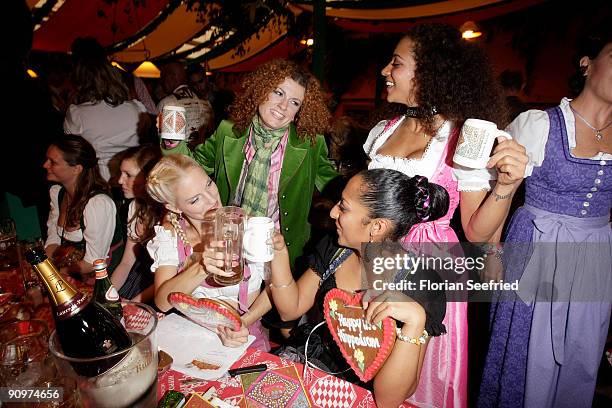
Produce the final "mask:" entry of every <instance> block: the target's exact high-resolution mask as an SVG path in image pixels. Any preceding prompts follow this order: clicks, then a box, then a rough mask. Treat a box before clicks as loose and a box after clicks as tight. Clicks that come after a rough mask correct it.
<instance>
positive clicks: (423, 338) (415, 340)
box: [395, 327, 429, 346]
mask: <svg viewBox="0 0 612 408" xmlns="http://www.w3.org/2000/svg"><path fill="white" fill-rule="evenodd" d="M395 331H396V333H397V338H398V339H400V340H401V341H405V342H406V343H410V344H415V345H417V346H421V344H425V342H426V341H427V339H428V338H429V333H427V330H423V334H421V335H420V336H419V337H410V336H404V335H403V334H402V329H400V328H399V327H397V328H396V329H395Z"/></svg>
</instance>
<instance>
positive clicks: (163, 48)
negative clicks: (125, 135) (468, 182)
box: [27, 0, 543, 71]
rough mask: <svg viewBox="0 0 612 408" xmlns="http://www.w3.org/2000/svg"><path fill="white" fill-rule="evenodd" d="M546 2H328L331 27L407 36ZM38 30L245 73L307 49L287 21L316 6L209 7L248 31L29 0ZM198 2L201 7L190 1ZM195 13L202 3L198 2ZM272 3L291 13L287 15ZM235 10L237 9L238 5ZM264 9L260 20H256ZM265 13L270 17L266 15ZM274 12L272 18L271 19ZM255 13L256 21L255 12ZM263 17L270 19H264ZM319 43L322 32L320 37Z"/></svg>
mask: <svg viewBox="0 0 612 408" xmlns="http://www.w3.org/2000/svg"><path fill="white" fill-rule="evenodd" d="M542 1H543V0H515V1H504V0H450V1H418V0H417V1H403V0H396V1H385V0H379V1H377V0H361V1H360V0H327V1H326V15H327V17H328V21H329V22H330V23H333V24H336V25H338V26H340V27H342V28H344V29H347V30H353V31H362V32H401V31H404V30H405V29H406V28H407V27H408V26H409V25H410V24H412V23H414V21H415V19H418V20H419V21H438V20H442V19H444V21H446V22H448V23H451V24H456V25H457V26H459V25H460V24H462V23H463V22H465V21H466V20H468V19H469V20H476V21H479V20H484V19H489V18H492V17H495V16H498V15H501V14H506V13H509V12H513V11H517V10H520V9H522V8H525V7H529V6H532V5H534V4H537V3H541V2H542ZM27 3H28V5H29V6H30V8H31V9H32V12H33V16H34V20H35V23H36V26H35V31H34V40H33V49H34V50H38V51H48V52H68V51H69V50H70V44H71V43H72V41H73V40H74V39H75V38H77V37H81V36H93V37H95V38H96V39H97V40H98V41H99V42H100V43H101V44H102V45H104V46H105V47H106V48H107V49H108V50H109V51H110V52H111V54H112V56H113V59H115V60H117V61H119V62H124V63H139V62H141V61H143V60H145V59H150V60H153V61H159V60H165V59H178V58H181V59H185V60H191V61H194V62H195V61H198V62H201V61H206V63H207V65H208V67H209V68H210V69H213V70H214V69H222V70H231V71H234V70H246V69H249V68H250V67H251V66H253V65H256V64H254V62H257V63H258V62H259V61H263V60H266V59H268V58H271V57H275V56H289V55H291V54H293V53H295V52H297V51H299V50H300V48H301V47H305V45H302V44H300V43H299V41H296V39H295V38H288V35H287V32H288V29H289V27H288V19H287V15H289V16H290V17H297V16H299V15H300V14H301V13H304V12H308V13H310V12H312V9H313V6H312V3H313V2H312V1H290V2H287V1H279V0H276V1H270V0H252V1H247V0H245V1H240V2H236V1H233V2H232V1H230V0H225V1H217V2H210V1H202V2H200V3H203V4H207V5H208V6H209V7H221V9H220V11H221V12H223V11H224V9H223V7H227V4H228V3H233V4H234V6H235V5H236V4H238V7H241V8H243V9H244V15H245V18H250V20H251V21H247V23H251V24H244V25H242V27H243V30H235V29H226V30H221V32H220V33H219V31H220V30H218V27H216V26H214V24H213V23H211V21H209V20H207V18H206V15H203V14H198V13H197V11H196V10H194V9H193V8H192V9H189V7H188V6H187V4H188V3H190V2H188V1H180V0H85V1H84V0H27ZM191 3H194V1H191ZM195 3H196V6H197V4H198V2H195ZM266 3H268V4H270V3H274V4H276V5H278V4H282V5H284V6H285V12H286V13H287V14H286V15H285V16H283V15H279V14H275V13H273V11H274V10H273V8H269V9H268V8H267V7H266ZM235 7H236V6H235ZM255 9H257V10H258V11H257V13H258V14H257V16H258V18H256V19H255V20H256V21H253V20H254V18H253V16H254V15H255V11H254V10H255ZM261 10H263V11H264V13H263V14H262V12H261ZM268 10H270V12H267V11H268ZM251 12H252V13H253V14H251V15H249V13H251ZM262 16H263V17H262ZM315 38H316V33H315Z"/></svg>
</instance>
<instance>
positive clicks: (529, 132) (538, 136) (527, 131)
mask: <svg viewBox="0 0 612 408" xmlns="http://www.w3.org/2000/svg"><path fill="white" fill-rule="evenodd" d="M570 102H571V99H568V98H563V99H562V100H561V103H560V104H559V107H560V108H561V112H562V113H563V119H564V120H565V129H567V141H568V145H569V148H570V153H571V150H572V149H574V148H575V147H576V120H575V118H574V113H573V112H572V109H571V108H570V104H569V103H570ZM549 129H550V119H549V118H548V114H547V113H546V112H544V111H541V110H537V109H532V110H528V111H526V112H523V113H521V114H520V115H519V116H517V117H516V119H514V121H512V123H510V124H509V125H508V127H507V128H506V131H507V132H508V133H510V134H511V135H512V137H513V138H515V139H516V141H517V142H518V143H520V144H522V145H523V146H525V149H526V150H527V156H528V157H529V162H528V164H527V168H526V169H525V177H528V176H531V173H532V172H533V168H534V167H540V166H541V165H542V163H543V162H544V156H545V154H546V142H548V131H549ZM593 137H595V136H593ZM589 159H590V160H612V154H610V153H604V152H599V153H597V154H596V155H595V156H593V157H590V158H589Z"/></svg>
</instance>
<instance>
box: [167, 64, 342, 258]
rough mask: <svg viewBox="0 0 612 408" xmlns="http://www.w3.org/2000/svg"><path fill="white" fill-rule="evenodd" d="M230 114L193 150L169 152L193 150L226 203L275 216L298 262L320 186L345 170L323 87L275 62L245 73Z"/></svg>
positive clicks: (180, 150)
mask: <svg viewBox="0 0 612 408" xmlns="http://www.w3.org/2000/svg"><path fill="white" fill-rule="evenodd" d="M229 116H230V121H227V120H224V121H222V122H221V123H220V124H219V127H218V128H217V130H216V131H215V133H213V134H212V136H211V137H210V138H208V139H207V140H206V141H205V142H204V143H202V144H200V145H198V146H197V147H196V148H195V149H194V151H193V152H191V151H190V150H189V149H188V148H187V145H186V144H185V143H184V142H181V143H180V144H179V145H178V146H177V147H174V148H171V149H164V154H166V153H183V154H187V155H189V156H192V157H193V158H194V159H195V160H196V161H197V162H198V163H200V165H202V167H204V170H206V172H207V173H208V174H210V175H211V176H212V177H213V179H214V180H215V182H216V183H217V187H218V188H219V194H220V196H221V202H222V203H223V204H225V205H227V204H234V205H239V206H241V207H242V208H243V209H244V210H245V212H246V213H247V214H249V215H252V216H267V217H270V218H272V219H273V220H274V222H275V223H276V227H277V228H278V229H280V230H281V231H282V232H283V234H284V235H285V238H286V240H287V246H288V248H289V254H290V258H291V264H292V265H293V264H294V262H295V259H296V258H297V257H298V256H300V255H301V254H302V251H303V248H304V245H305V244H306V242H307V241H308V238H309V237H310V224H309V223H308V212H309V210H310V203H311V199H312V194H313V192H314V188H315V187H316V188H317V189H318V190H319V191H321V190H322V189H323V188H324V187H325V186H326V185H327V183H328V182H329V181H331V180H332V179H334V178H335V177H336V176H337V173H336V171H335V170H334V169H333V167H332V165H331V163H330V162H329V159H328V157H327V146H326V144H325V139H324V138H323V136H322V134H323V133H324V132H325V131H327V130H328V127H329V123H330V119H331V115H330V113H329V110H328V109H327V106H326V104H325V97H324V94H323V91H322V90H321V86H320V85H319V82H318V80H317V79H316V78H315V77H314V76H313V75H312V74H310V73H309V72H308V71H306V70H305V69H303V68H302V67H300V66H299V65H297V64H295V63H294V62H291V61H286V60H280V59H277V60H272V61H269V62H267V63H264V64H262V65H260V66H259V67H258V68H257V69H256V70H255V71H254V72H252V73H251V74H249V75H248V76H247V77H246V78H245V79H244V81H243V83H242V92H241V93H239V94H238V95H237V96H236V99H235V100H234V102H233V104H232V105H231V106H230V108H229Z"/></svg>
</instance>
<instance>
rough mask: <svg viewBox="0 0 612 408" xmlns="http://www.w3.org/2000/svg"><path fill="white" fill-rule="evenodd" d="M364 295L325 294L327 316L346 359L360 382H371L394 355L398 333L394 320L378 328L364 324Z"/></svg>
mask: <svg viewBox="0 0 612 408" xmlns="http://www.w3.org/2000/svg"><path fill="white" fill-rule="evenodd" d="M363 295H364V292H362V293H358V294H356V295H351V294H349V293H347V292H345V291H343V290H340V289H332V290H330V291H329V292H327V295H325V300H324V313H325V320H326V322H327V327H328V328H329V331H330V332H331V334H332V336H333V338H334V340H335V341H336V343H337V344H338V347H339V348H340V351H341V352H342V355H343V356H344V358H345V360H346V361H347V362H348V364H349V365H350V366H351V368H352V369H353V371H354V372H355V374H357V376H358V377H359V379H361V381H364V382H368V381H370V380H371V379H372V378H374V376H375V375H376V373H377V372H378V370H380V368H381V367H382V365H383V363H384V362H385V360H386V359H387V357H389V354H391V350H392V348H393V344H394V343H395V336H396V333H395V320H393V319H392V318H390V317H387V318H385V319H384V320H383V321H382V322H380V323H379V324H376V325H374V324H368V323H367V322H366V321H365V319H364V317H365V310H363V308H362V307H361V298H362V297H363Z"/></svg>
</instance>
